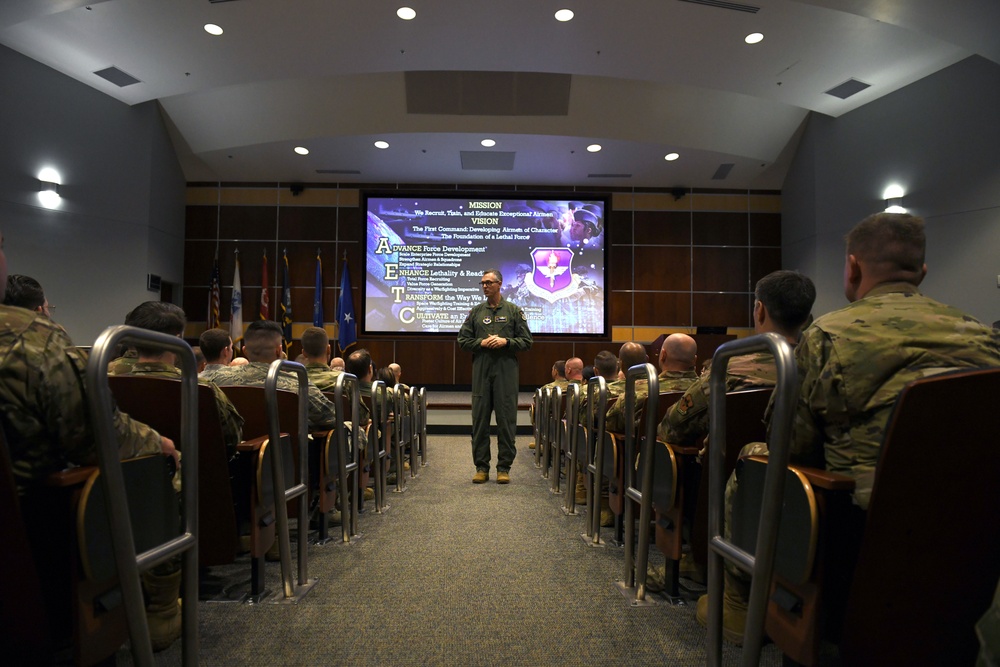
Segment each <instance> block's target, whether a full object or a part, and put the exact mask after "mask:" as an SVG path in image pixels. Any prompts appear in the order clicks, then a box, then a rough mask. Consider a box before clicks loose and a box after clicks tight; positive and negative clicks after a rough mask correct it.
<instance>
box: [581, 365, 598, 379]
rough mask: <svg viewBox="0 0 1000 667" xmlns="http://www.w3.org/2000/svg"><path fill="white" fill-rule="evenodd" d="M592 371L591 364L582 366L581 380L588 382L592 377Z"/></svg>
mask: <svg viewBox="0 0 1000 667" xmlns="http://www.w3.org/2000/svg"><path fill="white" fill-rule="evenodd" d="M594 373H595V371H594V367H593V366H584V367H583V381H584V382H589V381H590V378H592V377H594Z"/></svg>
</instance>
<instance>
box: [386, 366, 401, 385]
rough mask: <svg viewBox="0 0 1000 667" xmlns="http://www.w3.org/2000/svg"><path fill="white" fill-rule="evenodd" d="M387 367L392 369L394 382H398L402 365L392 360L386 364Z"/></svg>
mask: <svg viewBox="0 0 1000 667" xmlns="http://www.w3.org/2000/svg"><path fill="white" fill-rule="evenodd" d="M387 368H388V369H389V370H390V371H392V375H393V377H394V378H396V384H399V378H401V377H403V367H402V366H400V365H399V364H397V363H395V362H393V363H391V364H389V365H388V366H387Z"/></svg>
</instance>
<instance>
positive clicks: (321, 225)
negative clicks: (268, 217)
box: [277, 206, 338, 241]
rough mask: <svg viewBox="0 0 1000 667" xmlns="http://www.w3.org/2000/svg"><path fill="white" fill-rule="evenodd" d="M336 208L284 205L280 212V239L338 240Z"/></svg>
mask: <svg viewBox="0 0 1000 667" xmlns="http://www.w3.org/2000/svg"><path fill="white" fill-rule="evenodd" d="M337 210H338V209H336V208H321V207H318V206H294V207H287V208H286V207H282V208H281V209H280V213H279V214H278V232H277V234H278V240H279V241H284V240H286V239H293V240H296V241H336V240H337Z"/></svg>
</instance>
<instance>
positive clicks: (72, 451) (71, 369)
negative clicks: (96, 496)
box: [0, 234, 181, 650]
mask: <svg viewBox="0 0 1000 667" xmlns="http://www.w3.org/2000/svg"><path fill="white" fill-rule="evenodd" d="M6 286H7V259H6V257H5V256H4V252H3V236H2V234H0V291H3V292H5V291H6ZM0 314H2V315H3V323H4V325H3V327H2V328H0V404H2V405H3V406H4V409H3V410H2V411H0V426H2V428H3V431H4V436H5V438H6V440H7V446H8V449H9V453H10V459H11V464H12V466H13V471H14V481H15V484H16V485H17V491H18V495H20V496H21V497H22V498H29V497H32V496H34V495H36V494H44V493H46V492H47V490H46V489H45V487H44V480H45V478H46V477H47V476H48V475H49V474H51V473H54V472H57V471H59V470H62V469H63V468H66V467H69V466H72V465H94V464H96V462H97V451H96V448H95V446H94V434H93V432H92V431H91V427H90V414H89V404H88V401H87V393H86V383H85V378H86V368H87V359H86V357H85V356H84V353H83V352H81V351H80V350H79V349H77V348H76V347H74V346H73V343H72V341H70V339H69V336H67V335H66V332H65V331H64V330H63V328H62V327H60V326H59V325H57V324H54V323H53V322H52V321H51V320H50V319H49V318H48V317H46V316H44V315H42V314H40V313H37V312H34V311H31V310H27V309H24V308H18V307H13V306H7V305H4V306H0ZM114 424H115V431H116V434H117V436H118V443H119V456H120V457H121V458H122V459H128V458H134V457H137V456H146V455H149V454H159V453H163V454H165V455H168V456H173V457H174V458H175V459H176V458H177V451H176V449H175V448H174V443H173V441H171V440H170V439H168V438H164V437H161V436H160V435H159V434H158V433H157V432H156V431H154V430H153V429H151V428H149V427H148V426H146V425H145V424H142V423H140V422H137V421H135V420H133V419H131V418H129V416H128V415H125V414H123V413H120V412H118V411H117V410H115V414H114ZM150 584H152V586H153V589H154V590H151V588H150ZM143 587H144V588H145V590H146V593H147V596H150V604H149V608H148V610H147V614H148V615H149V629H150V634H151V636H152V639H153V644H154V648H155V649H157V650H160V649H163V648H166V647H167V646H169V645H170V643H172V642H173V641H174V640H175V639H176V638H177V637H179V636H180V622H181V619H180V611H179V608H178V606H177V604H178V603H177V596H178V591H179V590H180V572H177V574H176V576H172V577H158V576H156V575H154V574H153V573H147V574H146V575H143ZM154 605H155V606H154ZM56 648H62V647H56Z"/></svg>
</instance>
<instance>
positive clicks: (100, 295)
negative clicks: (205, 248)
mask: <svg viewBox="0 0 1000 667" xmlns="http://www.w3.org/2000/svg"><path fill="white" fill-rule="evenodd" d="M0 86H2V88H3V90H4V103H3V104H0V128H3V129H2V130H0V137H2V140H0V230H2V231H3V234H4V237H5V249H6V255H7V264H8V270H9V272H10V273H23V274H26V275H30V276H32V277H34V278H36V279H38V281H39V282H41V284H42V286H43V287H44V288H45V292H46V295H47V297H48V299H49V302H50V303H52V304H53V305H54V306H55V307H56V310H55V311H54V312H53V317H54V319H55V320H56V321H57V322H59V323H60V324H62V325H63V326H64V327H65V328H66V330H67V331H68V332H69V333H70V335H71V337H72V338H73V340H74V341H75V342H76V343H77V344H79V345H90V344H92V343H93V341H94V339H95V338H96V337H97V335H98V334H99V333H100V332H101V331H102V330H103V329H104V328H105V327H106V326H108V325H110V324H120V323H121V322H122V320H123V319H124V317H125V314H126V313H127V312H128V311H129V310H130V309H131V308H133V307H135V306H136V305H137V304H139V303H141V302H142V301H147V300H150V299H157V300H158V299H159V298H160V294H159V293H157V292H149V291H147V289H146V275H147V274H149V273H153V274H156V275H159V276H161V277H162V278H163V280H164V281H167V282H171V283H176V284H178V285H179V284H180V282H181V280H182V272H183V263H184V192H185V190H184V188H185V182H184V177H183V174H182V173H181V169H180V165H179V164H178V161H177V158H176V156H175V154H174V150H173V147H172V145H171V143H170V139H169V137H168V135H167V132H166V129H165V127H164V123H163V119H162V117H161V115H160V111H159V107H158V105H157V104H156V103H154V102H150V103H146V104H139V105H136V106H133V107H129V106H128V105H125V104H122V103H121V102H118V101H116V100H114V99H112V98H110V97H108V96H107V95H104V94H103V93H100V92H98V91H97V90H94V89H93V88H91V87H89V86H86V85H84V84H82V83H80V82H79V81H76V80H73V79H70V78H69V77H66V76H64V75H62V74H60V73H58V72H56V71H54V70H52V69H51V68H49V67H46V66H45V65H42V64H40V63H38V62H35V61H34V60H31V59H30V58H26V57H25V56H22V55H21V54H19V53H16V52H14V51H11V50H10V49H8V48H6V47H2V46H0ZM45 166H51V167H53V168H55V169H57V170H58V171H59V172H60V174H61V176H62V184H61V185H60V188H59V190H60V194H61V195H62V204H61V206H60V208H59V209H57V210H48V209H45V208H42V207H41V205H40V204H39V202H38V198H37V194H38V191H39V181H38V179H37V175H38V172H39V170H40V169H41V168H42V167H45Z"/></svg>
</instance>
